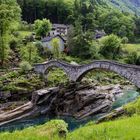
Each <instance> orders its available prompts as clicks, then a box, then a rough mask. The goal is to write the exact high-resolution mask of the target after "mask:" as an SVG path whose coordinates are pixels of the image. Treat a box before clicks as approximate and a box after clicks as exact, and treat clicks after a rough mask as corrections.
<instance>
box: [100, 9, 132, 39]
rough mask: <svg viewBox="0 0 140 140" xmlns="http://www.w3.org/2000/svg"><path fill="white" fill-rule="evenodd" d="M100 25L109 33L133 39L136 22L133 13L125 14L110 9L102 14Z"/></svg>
mask: <svg viewBox="0 0 140 140" xmlns="http://www.w3.org/2000/svg"><path fill="white" fill-rule="evenodd" d="M99 19H100V23H101V24H100V27H101V28H103V29H104V30H105V32H106V33H107V34H112V33H113V34H115V35H118V36H120V37H128V38H129V39H131V38H132V37H133V35H134V29H135V23H134V19H133V17H132V16H131V15H125V14H124V13H121V12H120V11H116V10H108V11H106V12H104V13H102V14H101V15H100V18H99Z"/></svg>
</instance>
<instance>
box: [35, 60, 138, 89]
mask: <svg viewBox="0 0 140 140" xmlns="http://www.w3.org/2000/svg"><path fill="white" fill-rule="evenodd" d="M52 67H58V68H61V69H63V70H64V72H65V73H66V74H67V76H68V77H69V80H70V81H75V82H76V81H80V80H81V79H82V78H83V77H84V75H85V74H86V73H88V72H89V71H91V70H94V69H103V70H106V71H112V72H115V73H117V74H119V75H120V76H122V77H124V78H126V79H127V80H129V81H130V82H131V83H133V84H134V85H136V86H137V87H138V88H140V66H135V65H128V64H121V63H118V62H114V61H107V60H103V61H100V60H97V61H93V62H91V63H90V64H85V65H72V64H69V63H66V62H64V61H60V60H51V61H48V62H45V63H42V64H36V65H34V70H35V72H37V73H40V74H47V73H48V71H49V69H50V68H52Z"/></svg>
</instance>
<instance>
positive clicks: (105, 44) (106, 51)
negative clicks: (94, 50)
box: [100, 34, 121, 59]
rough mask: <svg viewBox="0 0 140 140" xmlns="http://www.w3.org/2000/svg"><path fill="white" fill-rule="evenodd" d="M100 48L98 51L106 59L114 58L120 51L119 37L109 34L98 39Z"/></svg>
mask: <svg viewBox="0 0 140 140" xmlns="http://www.w3.org/2000/svg"><path fill="white" fill-rule="evenodd" d="M100 43H101V48H100V53H101V54H102V55H103V56H104V57H105V58H108V59H116V58H117V57H118V56H119V55H120V51H121V39H120V38H119V37H118V36H116V35H114V34H111V35H109V36H106V37H104V38H102V39H101V40H100Z"/></svg>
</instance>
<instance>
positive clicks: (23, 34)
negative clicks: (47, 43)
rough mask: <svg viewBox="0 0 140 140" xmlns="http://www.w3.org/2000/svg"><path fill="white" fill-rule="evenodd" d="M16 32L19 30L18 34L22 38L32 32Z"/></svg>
mask: <svg viewBox="0 0 140 140" xmlns="http://www.w3.org/2000/svg"><path fill="white" fill-rule="evenodd" d="M18 32H19V34H20V36H21V37H22V38H24V37H26V36H29V35H31V34H32V32H31V31H18Z"/></svg>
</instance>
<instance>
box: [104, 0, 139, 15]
mask: <svg viewBox="0 0 140 140" xmlns="http://www.w3.org/2000/svg"><path fill="white" fill-rule="evenodd" d="M103 1H105V2H106V3H107V4H108V5H109V6H111V7H116V8H117V9H119V10H121V11H125V12H130V13H133V14H137V15H140V0H103Z"/></svg>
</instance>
